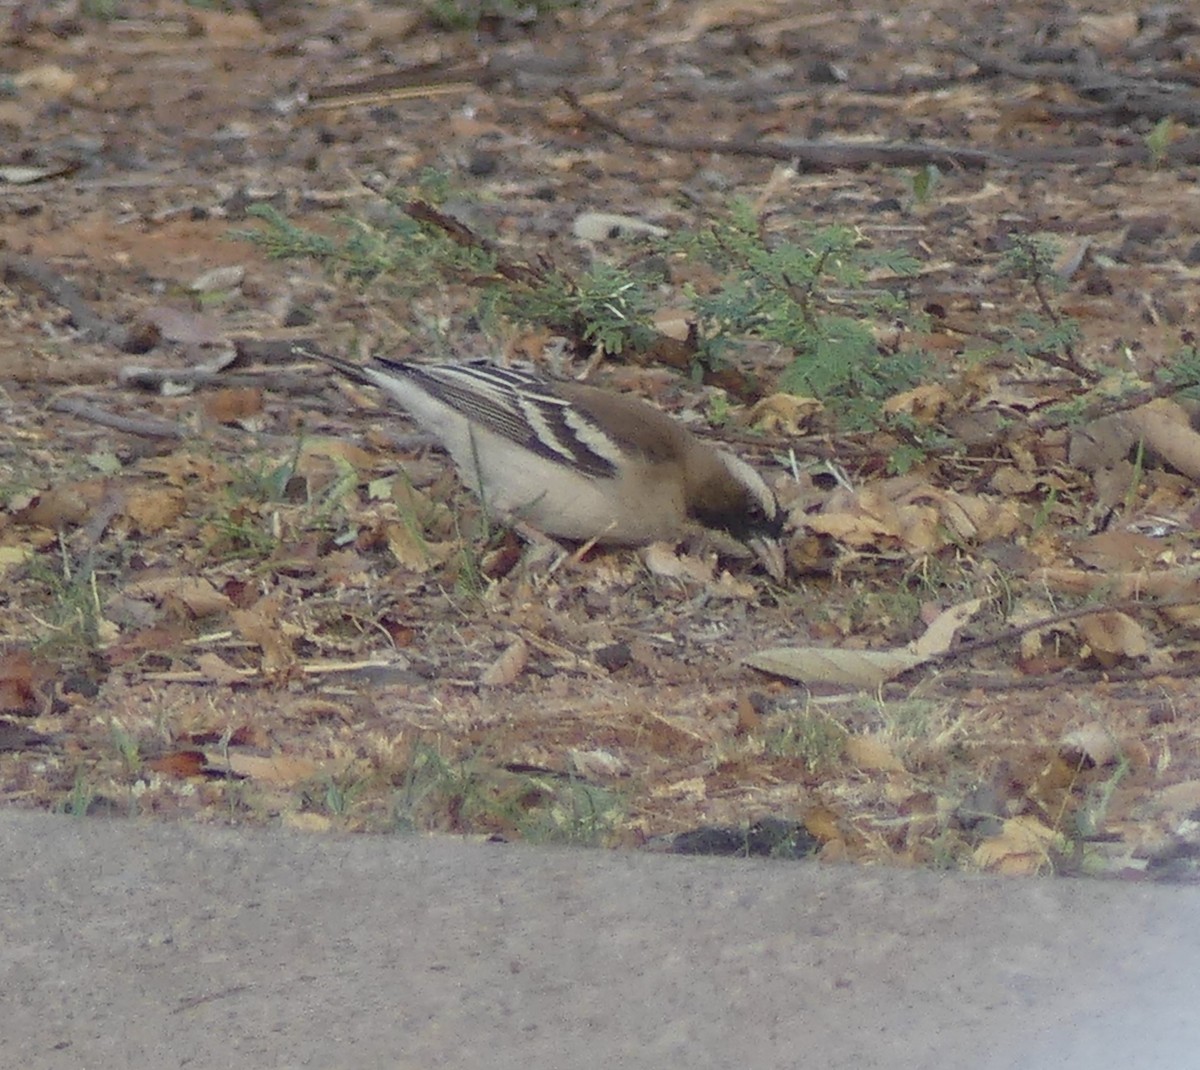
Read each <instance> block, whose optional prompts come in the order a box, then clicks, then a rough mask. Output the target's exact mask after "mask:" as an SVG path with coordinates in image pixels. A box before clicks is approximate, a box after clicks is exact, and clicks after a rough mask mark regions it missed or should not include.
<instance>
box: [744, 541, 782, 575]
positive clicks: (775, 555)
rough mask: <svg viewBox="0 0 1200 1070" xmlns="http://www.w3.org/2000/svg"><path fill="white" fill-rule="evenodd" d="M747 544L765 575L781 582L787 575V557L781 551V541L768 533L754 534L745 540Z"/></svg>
mask: <svg viewBox="0 0 1200 1070" xmlns="http://www.w3.org/2000/svg"><path fill="white" fill-rule="evenodd" d="M747 545H748V546H749V547H750V549H751V550H753V551H754V556H755V558H756V559H757V561H758V563H759V564H760V565H762V567H763V569H764V570H765V571H766V573H767V575H768V576H770V577H771V579H773V580H774V581H775V582H776V583H783V581H784V579H785V578H786V577H787V558H786V557H785V556H784V553H783V543H781V542H780V541H779V540H778V539H776V538H772V537H771V536H770V535H755V536H754V537H753V538H752V539H749V540H748V541H747Z"/></svg>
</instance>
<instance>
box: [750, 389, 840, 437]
mask: <svg viewBox="0 0 1200 1070" xmlns="http://www.w3.org/2000/svg"><path fill="white" fill-rule="evenodd" d="M824 411H825V406H824V405H822V404H821V402H819V401H818V400H817V399H816V398H804V397H797V396H796V395H795V394H770V395H769V396H767V397H765V398H763V399H762V400H761V401H758V402H756V403H755V404H754V407H753V408H751V410H750V413H749V415H748V417H747V419H748V422H749V424H750V426H751V427H754V428H757V429H758V430H760V431H762V432H764V433H766V434H768V435H802V434H804V433H805V431H806V430H807V429H808V428H809V426H810V425H811V424H812V422H813V420H815V419H816V418H817V417H818V416H819V415H820V414H821V413H823V412H824Z"/></svg>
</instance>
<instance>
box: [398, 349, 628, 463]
mask: <svg viewBox="0 0 1200 1070" xmlns="http://www.w3.org/2000/svg"><path fill="white" fill-rule="evenodd" d="M375 364H376V365H378V367H379V368H381V369H385V370H386V372H387V373H390V374H391V375H394V376H398V377H400V378H402V379H406V380H408V381H410V382H411V383H413V384H414V385H415V386H416V387H417V388H418V389H420V390H423V391H424V392H425V393H427V394H428V395H429V396H430V397H432V398H435V399H436V400H438V401H440V402H442V403H443V404H445V405H447V406H449V407H450V408H451V409H453V410H454V411H456V412H458V413H461V414H462V415H463V416H464V417H466V418H467V419H468V420H469V421H471V422H472V423H474V424H476V425H478V426H479V427H483V428H487V429H488V430H489V431H493V432H495V433H496V434H498V435H501V436H503V437H504V438H506V439H508V440H509V441H510V442H512V443H514V444H516V445H518V446H520V447H522V448H523V449H527V450H529V451H530V452H531V453H534V454H536V455H537V456H539V457H542V458H544V459H546V460H548V461H554V462H555V463H557V464H563V465H567V466H568V467H570V468H572V469H574V470H575V471H577V472H579V473H581V474H582V475H587V476H592V477H595V478H611V477H613V476H615V475H616V473H617V466H618V464H619V463H620V460H621V450H620V448H619V447H618V446H617V445H616V444H615V443H614V442H613V441H612V439H611V438H610V437H609V435H607V434H606V433H605V432H604V431H603V430H602V429H601V428H599V427H598V426H597V425H596V424H595V423H594V422H592V421H591V420H589V419H588V418H587V416H586V415H585V414H584V413H582V412H580V411H579V410H578V409H577V408H576V407H575V406H574V405H573V404H572V403H571V402H569V401H567V399H566V398H564V397H561V396H559V395H558V394H556V393H555V392H554V389H553V384H552V383H550V382H548V381H547V380H545V379H539V378H537V377H535V376H531V375H527V374H525V373H523V372H519V371H515V370H514V369H511V368H500V367H497V366H496V365H495V364H491V363H490V362H488V361H486V360H476V361H468V362H466V363H463V364H432V365H421V364H407V363H403V362H400V361H394V360H388V359H387V358H385V357H376V358H375Z"/></svg>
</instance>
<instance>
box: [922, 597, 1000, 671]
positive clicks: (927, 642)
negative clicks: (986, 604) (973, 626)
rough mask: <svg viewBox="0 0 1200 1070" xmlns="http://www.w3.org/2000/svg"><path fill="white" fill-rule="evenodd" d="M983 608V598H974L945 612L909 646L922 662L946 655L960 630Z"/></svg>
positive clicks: (935, 618)
mask: <svg viewBox="0 0 1200 1070" xmlns="http://www.w3.org/2000/svg"><path fill="white" fill-rule="evenodd" d="M982 607H983V599H982V598H972V599H970V600H968V601H966V602H960V603H959V604H958V605H956V606H951V607H950V608H949V609H945V610H943V611H942V612H941V613H939V614H938V615H937V616H936V617H934V619H933V620H932V621H931V622H930V625H929V627H928V628H926V629H925V634H924V635H922V636H921V638H919V639H918V640H916V642H914V643H910V644H909V646H910V647H911V649H912V652H913V653H914V654H916V655H917V656H918V657H919V658H921V659H922V660H924V659H925V658H931V657H934V656H935V655H937V654H944V653H945V652H946V651H947V650H949V649H950V644H951V643H953V642H954V637H955V635H957V634H958V630H959V629H960V628H961V627H962V626H963V625H964V624H966V623H967V621H969V620H970V619H971V618H972V617H973V616H975V614H976V613H978V612H979V610H980V609H981V608H982Z"/></svg>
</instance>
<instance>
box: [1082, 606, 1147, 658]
mask: <svg viewBox="0 0 1200 1070" xmlns="http://www.w3.org/2000/svg"><path fill="white" fill-rule="evenodd" d="M1076 626H1077V627H1078V628H1079V632H1080V635H1082V637H1083V639H1084V642H1086V643H1087V645H1088V646H1089V647H1090V648H1091V652H1092V655H1093V656H1094V657H1095V659H1096V660H1097V661H1098V662H1100V664H1101V665H1103V666H1104V667H1105V668H1111V667H1112V666H1113V665H1116V664H1117V663H1118V662H1120V661H1121V660H1123V659H1130V658H1142V657H1146V656H1147V655H1148V654H1149V653H1150V640H1149V638H1148V637H1147V636H1146V633H1145V631H1144V630H1143V629H1142V626H1141V625H1140V624H1138V622H1137V621H1135V620H1134V619H1133V618H1132V617H1130V616H1128V615H1127V614H1125V613H1094V614H1091V615H1089V616H1086V617H1082V618H1081V619H1080V620H1079V621H1078V622H1077V625H1076Z"/></svg>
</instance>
